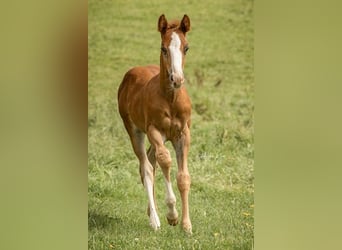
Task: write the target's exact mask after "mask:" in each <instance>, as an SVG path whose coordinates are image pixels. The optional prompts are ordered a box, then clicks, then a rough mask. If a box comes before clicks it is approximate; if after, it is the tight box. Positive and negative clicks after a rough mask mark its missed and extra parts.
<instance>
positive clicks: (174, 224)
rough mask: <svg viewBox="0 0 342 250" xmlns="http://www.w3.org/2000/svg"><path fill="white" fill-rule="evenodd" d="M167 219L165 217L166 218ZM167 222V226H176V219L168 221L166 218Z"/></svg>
mask: <svg viewBox="0 0 342 250" xmlns="http://www.w3.org/2000/svg"><path fill="white" fill-rule="evenodd" d="M166 218H167V217H166ZM167 222H168V223H169V225H171V226H176V225H177V224H178V218H174V219H170V218H167Z"/></svg>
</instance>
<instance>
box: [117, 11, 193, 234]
mask: <svg viewBox="0 0 342 250" xmlns="http://www.w3.org/2000/svg"><path fill="white" fill-rule="evenodd" d="M189 29H190V19H189V18H188V16H187V15H184V17H183V19H182V21H181V22H174V23H171V24H169V23H168V22H167V20H166V18H165V16H164V15H161V16H160V18H159V21H158V30H159V31H160V33H161V38H162V49H161V54H160V67H159V66H157V65H149V66H146V67H134V68H132V69H131V70H129V71H128V72H127V73H126V74H125V76H124V78H123V81H122V83H121V85H120V87H119V91H118V104H119V113H120V115H121V117H122V120H123V122H124V125H125V128H126V130H127V132H128V134H129V136H130V139H131V143H132V146H133V149H134V152H135V154H136V156H137V157H138V159H139V163H140V175H141V180H142V183H143V184H144V186H145V188H146V191H147V195H148V215H149V217H150V224H151V226H152V227H153V228H154V229H158V228H159V227H160V220H159V217H158V214H157V210H156V204H155V195H154V176H155V170H156V166H157V165H156V163H158V164H159V166H160V167H161V169H162V172H163V174H164V180H165V187H166V204H167V207H168V213H167V215H166V217H167V219H168V222H169V224H170V225H176V224H177V223H178V213H177V210H176V208H175V203H176V197H175V195H174V192H173V189H172V185H171V179H170V168H171V156H170V153H169V151H168V150H167V148H166V147H165V145H164V143H165V142H166V141H171V143H172V145H173V147H174V149H175V152H176V157H177V164H178V173H177V186H178V189H179V191H180V193H181V199H182V226H183V228H184V230H185V231H186V232H189V233H191V230H192V226H191V221H190V217H189V207H188V193H189V190H190V175H189V172H188V167H187V155H188V150H189V146H190V123H191V121H190V116H191V101H190V98H189V96H188V94H187V91H186V89H185V87H184V86H183V83H184V75H183V67H184V56H185V53H186V51H187V49H188V46H187V41H186V39H185V34H186V32H187V31H188V30H189ZM145 134H146V135H147V137H148V140H149V142H150V143H151V146H150V148H149V149H148V151H147V152H146V151H145V145H144V138H145Z"/></svg>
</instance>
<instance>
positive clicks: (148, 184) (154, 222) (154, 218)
mask: <svg viewBox="0 0 342 250" xmlns="http://www.w3.org/2000/svg"><path fill="white" fill-rule="evenodd" d="M144 185H145V188H146V191H147V196H148V203H149V205H150V224H151V226H152V227H153V229H154V230H157V229H159V228H160V220H159V217H158V214H157V210H156V207H155V204H154V199H153V183H152V180H151V177H150V176H149V175H148V173H147V171H146V172H145V178H144Z"/></svg>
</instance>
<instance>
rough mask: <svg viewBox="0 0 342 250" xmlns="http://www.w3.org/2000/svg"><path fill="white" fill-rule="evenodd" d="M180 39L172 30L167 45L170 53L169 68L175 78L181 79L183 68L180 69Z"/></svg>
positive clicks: (181, 57)
mask: <svg viewBox="0 0 342 250" xmlns="http://www.w3.org/2000/svg"><path fill="white" fill-rule="evenodd" d="M180 48H181V40H180V38H179V36H178V34H177V33H176V32H172V35H171V42H170V45H169V50H170V55H171V69H172V72H170V73H172V74H173V75H174V77H175V80H176V81H177V80H179V81H183V78H184V76H183V69H182V59H183V56H182V52H181V49H180Z"/></svg>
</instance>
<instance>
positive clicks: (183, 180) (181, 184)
mask: <svg viewBox="0 0 342 250" xmlns="http://www.w3.org/2000/svg"><path fill="white" fill-rule="evenodd" d="M190 184H191V178H190V175H189V174H188V173H182V172H180V173H178V174H177V186H178V189H179V191H181V192H182V191H189V189H190Z"/></svg>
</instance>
